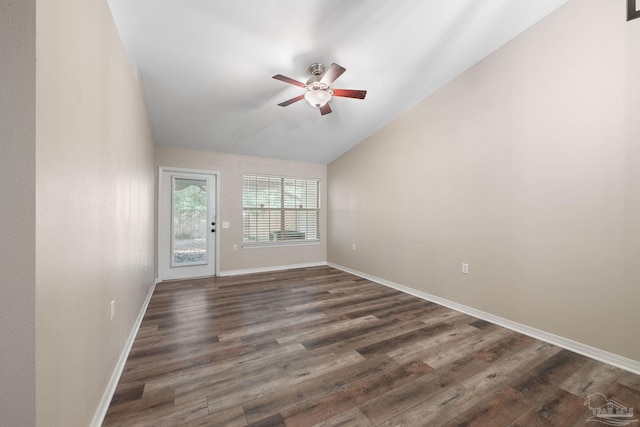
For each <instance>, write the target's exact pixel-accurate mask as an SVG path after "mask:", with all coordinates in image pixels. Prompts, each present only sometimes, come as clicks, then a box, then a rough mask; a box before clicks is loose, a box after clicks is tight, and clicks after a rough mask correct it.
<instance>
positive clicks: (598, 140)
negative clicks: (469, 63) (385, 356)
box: [328, 0, 640, 361]
mask: <svg viewBox="0 0 640 427" xmlns="http://www.w3.org/2000/svg"><path fill="white" fill-rule="evenodd" d="M625 8H626V2H625V1H624V0H615V1H609V0H573V1H571V2H569V3H568V4H566V5H565V6H563V7H561V8H560V9H559V10H558V11H556V12H555V13H554V14H552V15H550V16H549V17H548V18H547V19H545V20H543V21H542V22H540V23H539V24H537V25H535V26H534V27H532V28H531V29H530V30H529V31H527V32H525V33H523V34H522V35H521V36H519V37H518V38H517V39H515V40H513V41H512V42H510V43H509V44H507V45H506V46H504V47H503V48H501V49H500V50H499V51H497V52H496V53H494V54H493V55H491V56H490V57H488V58H486V59H485V60H483V61H482V62H481V63H479V64H478V65H477V66H475V67H473V68H472V69H470V70H468V71H467V72H465V73H464V74H463V75H461V76H460V77H458V78H456V79H455V80H454V81H452V82H451V83H450V84H448V85H447V86H446V87H444V88H443V89H441V90H440V91H438V92H436V93H435V94H433V95H432V96H431V97H429V98H427V99H426V100H424V101H423V102H421V103H420V104H419V105H417V106H415V107H414V108H412V109H410V110H408V111H406V112H405V113H404V114H402V115H400V116H399V117H398V118H396V119H395V120H394V121H393V122H392V123H390V124H388V125H387V126H385V127H384V128H382V129H381V130H380V131H379V132H377V133H376V134H374V135H373V136H371V137H370V138H368V139H367V140H365V141H364V142H363V143H361V144H359V145H358V146H356V147H355V148H354V149H353V150H351V151H350V152H348V153H347V154H345V155H344V156H342V157H340V158H339V159H337V160H336V161H334V162H333V163H331V164H330V165H329V167H328V175H329V184H328V187H329V188H328V193H329V218H328V221H329V242H330V243H329V247H328V260H329V262H332V263H336V264H339V265H342V266H345V267H348V268H350V269H353V270H356V271H360V272H363V273H366V274H369V275H372V276H376V277H380V278H382V279H385V280H388V281H391V282H395V283H398V284H401V285H405V286H408V287H411V288H414V289H416V290H418V291H421V292H425V293H429V294H432V295H436V296H438V297H441V298H445V299H448V300H451V301H454V302H457V303H460V304H463V305H466V306H469V307H473V308H475V309H479V310H482V311H485V312H488V313H491V314H493V315H497V316H502V317H504V318H507V319H510V320H512V321H516V322H520V323H523V324H525V325H528V326H531V327H534V328H538V329H541V330H544V331H547V332H550V333H554V334H557V335H559V336H562V337H565V338H569V339H572V340H575V341H578V342H581V343H584V344H587V345H590V346H594V347H597V348H600V349H603V350H606V351H609V352H612V353H615V354H618V355H621V356H624V357H627V358H630V359H633V360H635V361H640V341H639V340H638V339H637V337H638V325H640V311H638V309H637V305H638V301H640V285H639V284H640V273H639V271H640V270H639V268H640V267H639V264H638V260H640V228H639V223H640V221H639V218H640V167H638V159H640V119H639V118H640V79H639V78H638V76H640V55H638V49H639V48H640V20H636V21H631V22H625V18H626V15H625V11H626V9H625ZM352 243H355V244H356V245H357V250H356V251H353V250H352ZM463 262H464V263H469V268H470V274H469V275H463V274H461V263H463Z"/></svg>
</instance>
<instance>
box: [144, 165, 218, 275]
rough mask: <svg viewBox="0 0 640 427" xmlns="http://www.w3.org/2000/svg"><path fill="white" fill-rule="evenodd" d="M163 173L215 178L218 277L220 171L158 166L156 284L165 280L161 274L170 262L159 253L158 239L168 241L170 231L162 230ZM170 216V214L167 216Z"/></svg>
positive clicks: (215, 249) (165, 191)
mask: <svg viewBox="0 0 640 427" xmlns="http://www.w3.org/2000/svg"><path fill="white" fill-rule="evenodd" d="M164 172H173V173H179V174H196V175H211V176H213V177H214V178H215V186H214V190H215V213H214V214H215V218H216V220H215V221H216V232H215V233H214V236H213V246H214V248H213V250H214V255H215V256H214V264H215V265H214V275H215V276H220V232H219V230H220V229H221V228H222V227H220V226H219V225H221V222H220V221H219V217H220V215H219V214H218V212H220V171H216V170H209V169H189V168H179V167H172V166H160V167H158V179H157V182H158V194H157V196H158V198H157V202H156V211H157V221H158V223H157V238H156V260H157V266H158V267H157V277H158V278H157V279H156V282H157V283H159V282H162V281H163V280H165V279H164V278H163V277H162V272H163V271H164V268H165V267H166V266H167V264H168V263H170V260H169V259H168V258H167V257H166V255H167V254H162V253H160V239H162V238H165V239H168V238H169V234H170V230H164V229H162V225H163V223H164V222H165V221H166V220H167V218H166V215H167V214H168V212H166V210H165V209H163V207H164V204H163V202H166V197H167V196H168V195H169V193H168V192H167V191H168V190H167V189H166V188H164V187H163V185H162V175H163V173H164ZM169 215H170V214H169ZM209 220H210V219H209V218H207V221H209Z"/></svg>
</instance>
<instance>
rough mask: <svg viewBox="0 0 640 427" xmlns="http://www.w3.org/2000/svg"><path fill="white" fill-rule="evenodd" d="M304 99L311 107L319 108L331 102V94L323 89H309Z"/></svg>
mask: <svg viewBox="0 0 640 427" xmlns="http://www.w3.org/2000/svg"><path fill="white" fill-rule="evenodd" d="M304 99H306V100H307V101H309V104H311V105H312V106H314V107H317V108H320V107H322V106H323V105H325V104H326V103H327V102H329V101H330V100H331V94H330V93H329V92H328V91H326V90H324V89H311V90H308V91H307V93H305V94H304Z"/></svg>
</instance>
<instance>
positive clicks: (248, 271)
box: [220, 261, 327, 277]
mask: <svg viewBox="0 0 640 427" xmlns="http://www.w3.org/2000/svg"><path fill="white" fill-rule="evenodd" d="M325 265H327V263H326V262H324V261H322V262H311V263H306V264H292V265H279V266H275V267H258V268H247V269H243V270H227V271H221V272H220V276H221V277H222V276H237V275H239V274H252V273H268V272H270V271H279V270H291V269H294V268H309V267H322V266H325Z"/></svg>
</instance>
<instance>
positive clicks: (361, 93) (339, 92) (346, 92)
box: [333, 89, 367, 99]
mask: <svg viewBox="0 0 640 427" xmlns="http://www.w3.org/2000/svg"><path fill="white" fill-rule="evenodd" d="M333 96H343V97H345V98H357V99H364V97H365V96H367V91H366V90H353V89H333Z"/></svg>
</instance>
